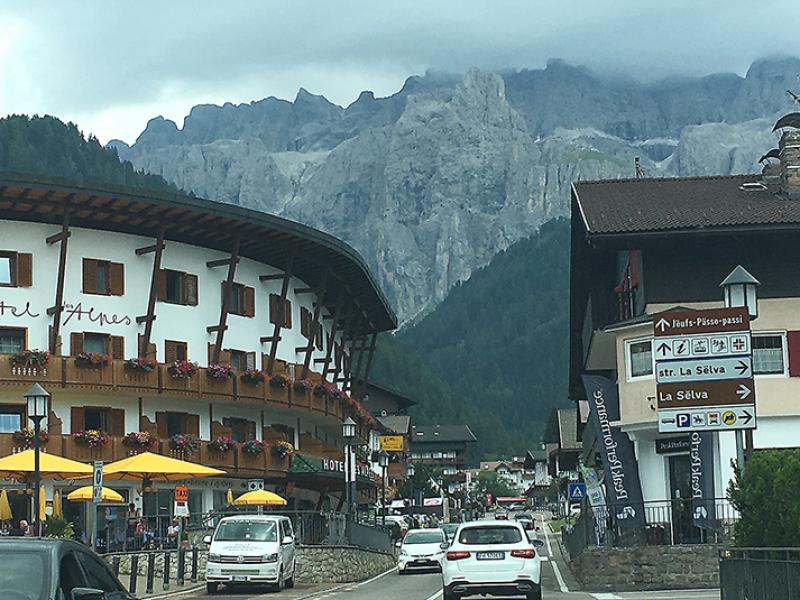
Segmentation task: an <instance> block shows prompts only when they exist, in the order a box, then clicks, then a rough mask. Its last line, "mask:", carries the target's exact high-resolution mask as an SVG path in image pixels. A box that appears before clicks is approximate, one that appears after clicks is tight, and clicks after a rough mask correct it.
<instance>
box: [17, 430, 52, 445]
mask: <svg viewBox="0 0 800 600" xmlns="http://www.w3.org/2000/svg"><path fill="white" fill-rule="evenodd" d="M34 436H35V433H34V429H33V427H23V428H22V429H19V430H17V431H15V432H14V441H15V442H16V443H17V444H20V445H21V446H24V447H25V448H31V447H33V438H34ZM49 439H50V438H49V437H48V436H47V431H45V430H44V429H42V430H41V431H39V443H40V444H42V445H44V444H47V441H48V440H49Z"/></svg>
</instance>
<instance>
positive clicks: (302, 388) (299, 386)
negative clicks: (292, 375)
mask: <svg viewBox="0 0 800 600" xmlns="http://www.w3.org/2000/svg"><path fill="white" fill-rule="evenodd" d="M292 387H293V388H294V389H295V390H297V391H298V392H301V393H303V394H305V393H306V392H308V391H310V390H313V389H314V382H313V381H311V380H310V379H295V382H294V383H293V384H292Z"/></svg>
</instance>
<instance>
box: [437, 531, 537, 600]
mask: <svg viewBox="0 0 800 600" xmlns="http://www.w3.org/2000/svg"><path fill="white" fill-rule="evenodd" d="M542 545H543V542H542V541H540V540H533V541H529V540H528V537H527V536H526V535H525V530H524V529H523V528H522V525H520V524H519V523H516V522H514V521H473V522H470V523H464V524H463V525H461V527H459V528H458V531H457V532H456V535H455V539H454V540H453V542H452V543H451V544H450V546H449V547H447V548H446V550H447V552H446V554H445V560H444V561H443V562H442V579H443V580H444V581H443V584H444V598H443V600H457V599H458V598H460V597H461V596H471V595H473V594H482V595H487V594H491V595H493V596H525V598H526V599H527V600H541V598H542V587H541V575H542V559H541V557H540V556H539V553H538V552H537V548H541V547H542ZM443 548H444V547H443Z"/></svg>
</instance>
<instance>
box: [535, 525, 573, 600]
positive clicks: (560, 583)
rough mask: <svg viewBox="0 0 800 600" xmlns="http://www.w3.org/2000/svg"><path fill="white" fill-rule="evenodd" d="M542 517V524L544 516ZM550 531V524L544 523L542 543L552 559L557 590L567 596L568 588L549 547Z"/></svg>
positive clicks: (551, 564) (551, 563) (551, 548)
mask: <svg viewBox="0 0 800 600" xmlns="http://www.w3.org/2000/svg"><path fill="white" fill-rule="evenodd" d="M541 516H542V522H544V515H541ZM552 531H553V530H552V529H550V523H545V530H544V541H545V543H546V544H547V553H548V554H549V555H550V556H551V557H552V559H553V560H551V561H550V566H551V567H553V573H554V574H555V576H556V581H558V589H560V590H561V593H562V594H568V593H569V588H568V587H567V584H566V582H565V581H564V578H563V577H562V576H561V570H560V569H559V568H558V563H557V562H556V557H555V555H554V554H553V547H552V546H551V545H550V534H551V533H552Z"/></svg>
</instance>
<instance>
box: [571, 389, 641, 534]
mask: <svg viewBox="0 0 800 600" xmlns="http://www.w3.org/2000/svg"><path fill="white" fill-rule="evenodd" d="M582 379H583V386H584V388H585V389H586V396H587V398H588V399H589V409H590V413H591V420H592V424H593V425H594V428H595V432H596V435H597V442H598V445H599V447H600V455H601V457H602V459H603V471H604V472H605V480H606V493H607V496H608V504H609V506H608V509H609V510H610V511H611V516H612V517H613V518H614V520H615V522H616V524H617V525H618V526H619V527H621V528H630V529H634V528H642V527H644V526H645V515H644V503H643V499H642V485H641V483H640V481H639V465H638V464H637V462H636V455H635V453H634V451H633V442H632V441H631V440H630V438H629V437H628V434H627V433H625V432H624V431H622V430H621V429H620V428H619V427H612V426H611V423H610V421H611V420H612V418H613V417H616V418H619V396H618V395H617V386H616V384H615V383H614V382H613V381H611V380H610V379H608V378H606V377H601V376H599V375H582Z"/></svg>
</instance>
